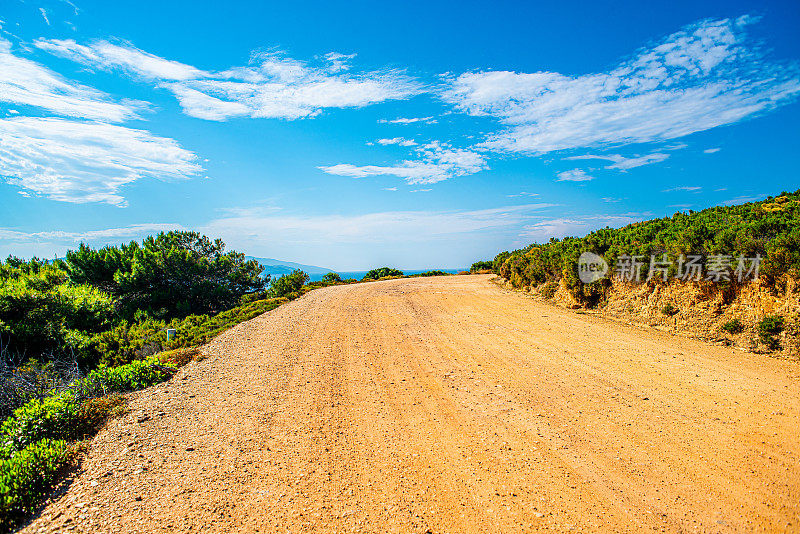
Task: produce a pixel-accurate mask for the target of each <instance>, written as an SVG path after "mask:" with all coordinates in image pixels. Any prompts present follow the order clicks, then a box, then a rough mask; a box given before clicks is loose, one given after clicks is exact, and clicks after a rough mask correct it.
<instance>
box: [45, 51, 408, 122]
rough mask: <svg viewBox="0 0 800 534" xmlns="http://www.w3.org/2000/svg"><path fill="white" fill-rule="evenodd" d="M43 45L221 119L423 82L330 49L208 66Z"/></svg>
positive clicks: (362, 97) (312, 111)
mask: <svg viewBox="0 0 800 534" xmlns="http://www.w3.org/2000/svg"><path fill="white" fill-rule="evenodd" d="M35 45H36V46H37V47H39V48H41V49H43V50H47V51H49V52H52V53H54V54H57V55H60V56H63V57H67V58H69V59H72V60H74V61H77V62H80V63H83V64H85V65H89V66H92V67H96V68H101V69H105V70H112V69H118V70H122V71H124V72H127V73H130V74H132V75H134V76H136V77H139V78H143V79H145V80H151V81H155V82H156V83H157V84H158V85H159V86H160V87H163V88H165V89H167V90H169V91H171V92H172V93H173V94H174V95H175V97H176V98H177V99H178V102H179V103H180V105H181V106H182V107H183V110H184V112H185V113H186V114H188V115H191V116H193V117H198V118H201V119H207V120H215V121H221V120H226V119H230V118H233V117H253V118H280V119H289V120H292V119H300V118H304V117H313V116H315V115H317V114H319V113H320V112H322V110H324V109H327V108H358V107H363V106H367V105H370V104H375V103H378V102H384V101H386V100H397V99H406V98H409V97H411V96H414V95H416V94H419V93H420V92H422V91H423V90H424V88H423V86H422V84H420V83H419V82H417V81H416V80H414V79H412V78H411V77H409V76H408V75H406V74H405V73H404V72H402V71H400V70H396V69H384V70H380V71H370V72H362V73H352V72H351V70H350V65H349V61H350V59H352V57H353V56H352V55H344V54H336V53H331V54H327V55H325V56H324V58H323V61H322V62H321V64H317V65H312V64H309V63H306V62H302V61H298V60H295V59H292V58H288V57H286V56H284V55H282V54H278V53H258V54H254V55H253V57H252V60H251V63H250V65H248V66H244V67H231V68H229V69H227V70H224V71H217V72H208V71H204V70H201V69H198V68H195V67H193V66H190V65H186V64H183V63H180V62H177V61H172V60H168V59H165V58H161V57H159V56H156V55H154V54H150V53H148V52H144V51H142V50H140V49H138V48H136V47H134V46H132V45H131V44H129V43H121V44H114V43H110V42H108V41H95V42H93V43H90V44H88V45H81V44H78V43H76V42H75V41H72V40H57V39H39V40H38V41H36V43H35Z"/></svg>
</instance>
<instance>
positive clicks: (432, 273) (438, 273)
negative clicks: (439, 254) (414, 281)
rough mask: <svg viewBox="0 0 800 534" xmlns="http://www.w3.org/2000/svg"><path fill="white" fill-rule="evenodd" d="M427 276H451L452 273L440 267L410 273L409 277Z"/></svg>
mask: <svg viewBox="0 0 800 534" xmlns="http://www.w3.org/2000/svg"><path fill="white" fill-rule="evenodd" d="M426 276H450V273H446V272H444V271H440V270H438V269H434V270H432V271H425V272H422V273H417V274H412V275H409V278H419V277H426Z"/></svg>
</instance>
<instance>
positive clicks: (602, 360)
mask: <svg viewBox="0 0 800 534" xmlns="http://www.w3.org/2000/svg"><path fill="white" fill-rule="evenodd" d="M489 278H490V277H489V276H450V277H434V278H415V279H404V280H391V281H386V282H375V283H368V284H357V285H348V286H336V287H330V288H326V289H320V290H316V291H313V292H311V293H309V294H307V295H306V296H304V297H303V298H301V299H299V300H296V301H293V302H291V303H288V304H286V305H284V306H281V307H280V308H278V309H276V310H274V311H272V312H269V313H267V314H265V315H262V316H260V317H257V318H255V319H253V320H251V321H249V322H247V323H243V324H241V325H239V326H238V327H236V328H234V329H232V330H230V331H228V332H226V333H225V334H223V335H221V336H220V337H219V338H217V339H216V340H215V341H214V342H212V343H211V344H210V345H209V346H208V347H206V349H205V352H206V354H207V355H208V358H207V359H205V360H204V361H201V362H195V363H192V364H190V365H189V366H188V367H186V368H185V369H184V370H183V371H181V372H180V373H179V374H178V375H177V376H176V377H174V378H173V379H172V380H171V381H170V382H168V383H165V384H163V385H161V386H157V387H154V388H151V389H148V390H145V391H143V392H141V393H139V394H136V395H135V398H134V399H133V401H132V402H131V404H130V406H129V409H130V412H129V414H128V415H127V416H125V417H124V418H122V419H119V420H116V421H113V422H111V423H110V424H109V425H108V426H107V427H106V428H105V429H104V430H103V431H102V432H101V433H100V434H99V435H98V436H97V437H96V438H95V440H94V441H93V443H92V444H91V448H90V451H89V454H88V458H87V459H86V461H85V462H84V464H83V469H82V471H81V472H80V473H78V474H77V475H76V477H75V479H74V481H73V482H72V483H71V484H70V485H69V487H67V488H66V490H65V492H64V494H63V495H61V496H60V497H57V498H56V499H55V501H54V502H53V503H52V504H50V505H49V506H47V507H46V508H45V509H44V510H43V511H42V513H41V515H40V516H39V518H38V519H36V520H35V521H34V522H33V523H32V524H31V525H29V526H28V527H27V528H26V530H25V531H26V532H39V531H40V529H43V530H44V531H61V530H64V529H66V528H72V527H74V528H75V530H76V531H81V532H100V531H112V532H196V531H201V530H202V531H212V532H277V531H290V532H345V531H346V532H350V531H364V532H392V531H396V532H530V531H535V530H551V531H552V530H554V531H559V532H564V531H566V530H568V529H574V530H577V531H591V532H597V531H601V530H605V531H616V532H624V531H644V530H648V531H649V530H654V529H655V530H661V531H667V532H685V531H687V530H698V531H713V532H736V531H742V530H761V531H763V530H767V531H784V530H788V531H797V530H798V529H799V528H800V525H798V514H800V505H798V502H800V466H798V463H797V458H798V457H800V438H799V437H798V435H797V426H796V425H797V421H798V420H799V419H800V390H798V387H797V383H798V382H797V379H798V378H800V369H799V368H798V365H797V364H796V363H794V362H787V361H783V360H777V359H774V358H765V357H763V356H755V355H751V354H746V353H741V352H738V351H734V350H732V349H730V348H725V347H714V346H710V345H707V344H703V343H700V342H697V341H693V340H689V339H681V338H674V337H671V336H668V335H666V334H663V333H659V332H653V331H646V330H641V329H637V328H632V327H627V326H624V325H620V324H617V323H610V322H608V321H605V320H602V319H599V318H596V317H590V316H586V315H579V314H576V313H574V312H570V311H567V310H563V309H560V308H557V307H553V306H549V305H544V304H541V303H538V302H536V301H535V300H533V299H531V298H528V297H526V296H525V295H523V294H520V293H516V292H509V291H506V290H503V289H501V288H499V287H497V286H496V285H495V284H492V283H491V282H490V281H489Z"/></svg>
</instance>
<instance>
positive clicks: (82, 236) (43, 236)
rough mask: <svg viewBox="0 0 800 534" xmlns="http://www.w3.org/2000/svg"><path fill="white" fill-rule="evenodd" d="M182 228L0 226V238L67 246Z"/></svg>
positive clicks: (156, 225) (163, 225) (164, 225)
mask: <svg viewBox="0 0 800 534" xmlns="http://www.w3.org/2000/svg"><path fill="white" fill-rule="evenodd" d="M182 229H183V227H182V226H181V225H179V224H174V223H146V224H133V225H131V226H125V227H121V228H105V229H101V230H88V231H85V232H68V231H65V230H48V231H44V232H20V231H19V230H14V229H12V228H0V239H4V240H8V241H12V242H14V243H57V244H64V245H65V246H69V245H75V244H78V243H83V242H96V241H105V240H107V239H118V238H123V237H127V238H130V237H138V236H145V235H148V234H152V233H157V232H169V231H170V230H182Z"/></svg>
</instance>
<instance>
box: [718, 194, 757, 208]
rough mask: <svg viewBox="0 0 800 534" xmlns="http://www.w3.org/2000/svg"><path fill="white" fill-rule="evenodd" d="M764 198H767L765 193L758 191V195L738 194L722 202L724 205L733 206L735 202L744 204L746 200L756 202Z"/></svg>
mask: <svg viewBox="0 0 800 534" xmlns="http://www.w3.org/2000/svg"><path fill="white" fill-rule="evenodd" d="M765 198H767V195H765V194H764V193H760V194H758V195H753V196H739V197H736V198H732V199H730V200H726V201H725V202H723V203H722V204H723V205H725V206H733V205H736V204H746V203H748V202H758V201H759V200H764V199H765Z"/></svg>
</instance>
